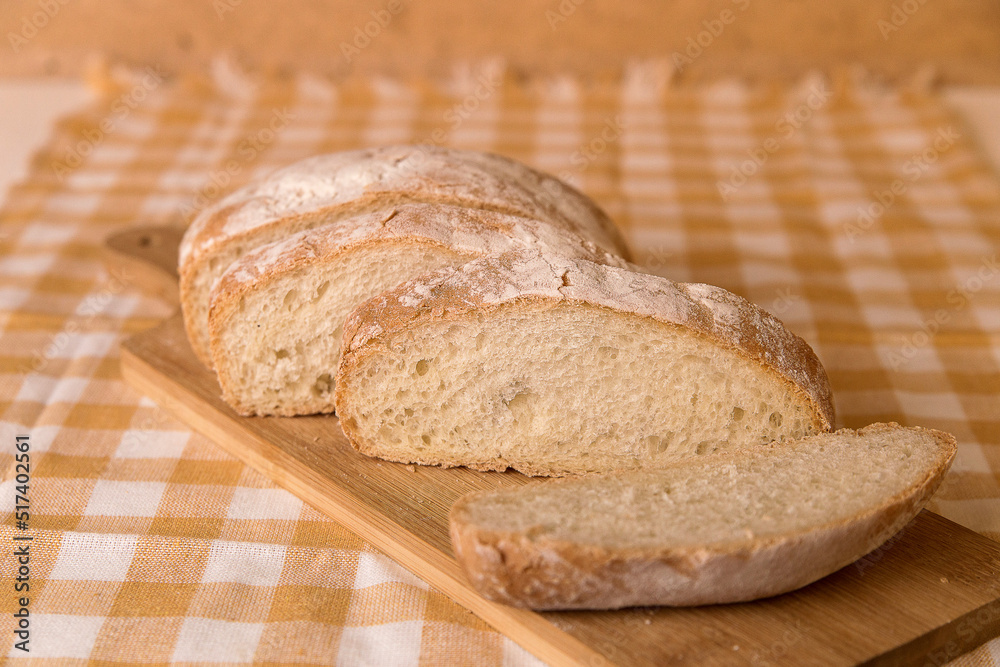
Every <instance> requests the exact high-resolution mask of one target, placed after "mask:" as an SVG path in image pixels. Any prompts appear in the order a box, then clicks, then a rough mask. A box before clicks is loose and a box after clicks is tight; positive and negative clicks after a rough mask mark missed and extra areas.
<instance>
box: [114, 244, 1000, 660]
mask: <svg viewBox="0 0 1000 667" xmlns="http://www.w3.org/2000/svg"><path fill="white" fill-rule="evenodd" d="M117 239H118V242H117V245H116V252H118V253H121V252H126V253H127V252H128V250H127V244H128V242H124V243H123V242H122V237H120V236H119V237H117ZM140 239H142V235H141V234H138V235H135V236H134V238H133V241H132V242H135V243H139V241H140ZM123 247H124V249H123ZM141 248H142V252H143V253H145V255H144V256H147V257H148V256H149V252H148V250H147V248H148V243H147V244H145V245H142V246H141ZM161 250H162V249H161ZM137 252H139V251H138V250H137ZM166 255H169V253H164V252H159V253H157V254H156V258H155V259H154V262H159V263H160V265H161V268H162V269H163V270H168V269H169V268H170V266H171V265H170V263H169V262H167V259H168V258H165V256H166ZM154 275H155V274H154ZM140 280H141V279H140ZM155 282H156V281H155V280H154V284H152V285H150V286H149V287H150V288H151V289H153V290H154V291H158V292H162V289H161V288H162V285H159V286H158V285H157V284H155ZM140 284H141V282H140ZM121 364H122V374H123V376H124V378H125V379H126V380H127V381H128V382H129V383H130V384H132V385H133V386H135V387H137V388H138V389H139V390H141V391H142V392H144V393H145V394H147V395H148V396H150V397H151V398H153V399H154V400H155V401H157V402H158V403H159V404H160V405H161V406H163V407H164V408H165V409H167V410H169V411H170V412H172V413H174V414H175V415H176V416H177V417H179V418H180V419H181V420H182V421H184V422H185V423H187V424H188V425H190V426H191V427H192V428H193V429H194V430H196V431H198V432H200V433H202V434H204V435H206V436H208V437H209V438H211V439H212V440H213V441H215V442H216V443H217V444H219V445H220V446H221V447H222V448H224V449H225V450H227V451H228V452H229V453H231V454H232V455H233V456H235V457H237V458H238V459H240V460H241V461H243V462H244V463H246V464H247V465H249V466H251V467H253V468H255V469H256V470H259V471H260V472H262V473H263V474H265V475H267V476H268V477H269V478H270V479H272V480H273V481H274V482H275V483H276V484H278V485H280V486H282V487H284V488H286V489H288V490H289V491H291V492H292V493H294V494H295V495H297V496H298V497H300V498H302V499H303V500H304V501H305V502H307V503H309V504H311V505H313V506H314V507H316V508H317V509H319V510H320V511H322V512H324V513H326V514H328V515H329V516H331V517H332V518H334V519H335V520H337V521H339V522H340V523H342V524H343V525H345V526H346V527H347V528H349V529H350V530H352V531H354V532H356V533H357V534H359V535H360V536H362V537H363V538H365V539H366V540H368V541H369V542H371V543H372V544H373V545H375V546H376V547H377V548H379V549H381V550H382V551H384V552H385V553H386V554H388V555H389V556H390V557H392V558H394V559H395V560H397V561H398V562H399V563H401V564H402V565H403V566H404V567H406V568H408V569H409V570H411V571H412V572H414V573H415V574H417V575H419V576H421V577H422V578H424V579H425V580H426V581H428V582H429V583H430V584H431V585H433V586H435V587H437V588H438V589H440V590H442V591H443V592H445V593H446V594H448V595H449V596H451V597H452V598H453V599H454V600H455V601H457V602H458V603H459V604H461V605H463V606H465V607H466V608H468V609H470V610H471V611H473V612H474V613H476V614H478V615H479V616H481V617H482V618H483V619H484V620H485V621H486V622H488V623H489V624H491V625H492V626H494V627H496V628H497V629H498V630H500V631H501V632H503V633H505V634H507V635H509V636H510V637H512V638H513V639H514V640H515V641H517V642H518V643H519V644H521V645H522V646H524V647H525V648H526V649H527V650H529V651H531V652H532V653H534V654H535V655H537V656H538V657H540V658H542V659H543V660H546V661H548V662H550V663H552V664H585V665H607V664H620V665H674V664H678V665H680V664H696V665H733V664H748V665H760V664H764V665H768V664H823V665H855V664H873V665H875V664H877V665H910V664H916V665H923V664H932V665H939V664H942V663H944V662H946V661H947V660H949V659H951V658H954V657H957V656H958V655H960V654H961V653H963V652H965V651H968V650H970V649H971V648H974V647H975V646H977V645H979V644H981V643H982V642H984V641H986V640H987V639H990V638H992V637H994V636H996V635H998V634H1000V544H998V543H996V542H993V541H992V540H989V539H987V538H985V537H982V536H980V535H978V534H976V533H974V532H972V531H970V530H968V529H966V528H964V527H962V526H959V525H958V524H955V523H953V522H951V521H948V520H946V519H944V518H942V517H940V516H938V515H936V514H933V513H931V512H927V511H924V512H922V513H921V514H920V515H919V516H918V517H917V518H916V519H915V520H914V521H913V522H911V523H910V524H909V525H908V526H907V527H906V528H904V529H903V531H901V532H900V533H899V534H898V535H897V536H896V537H894V538H893V539H891V540H890V541H889V542H888V543H887V544H886V545H884V546H883V547H882V548H880V549H877V550H876V551H874V552H873V553H871V554H869V555H868V556H866V557H865V558H863V559H862V560H860V561H858V562H857V563H854V564H852V565H849V566H847V567H846V568H844V569H842V570H840V571H839V572H836V573H834V574H833V575H831V576H829V577H826V578H825V579H823V580H821V581H819V582H816V583H814V584H812V585H810V586H807V587H806V588H803V589H801V590H799V591H795V592H793V593H788V594H785V595H781V596H778V597H775V598H770V599H767V600H761V601H757V602H751V603H743V604H733V605H717V606H706V607H693V608H683V609H671V608H641V609H629V610H621V611H606V612H548V613H543V614H539V613H534V612H530V611H526V610H519V609H514V608H512V607H507V606H504V605H500V604H496V603H493V602H489V601H487V600H485V599H484V598H482V597H480V596H479V595H478V594H477V593H476V592H475V591H474V590H473V589H472V588H471V587H470V586H469V585H468V583H467V582H466V581H465V579H464V577H463V575H462V573H461V571H460V569H459V567H458V565H457V563H456V562H455V560H454V558H453V555H452V550H451V545H450V541H449V538H448V528H447V513H448V509H449V507H450V506H451V504H452V503H453V502H454V501H455V499H457V498H458V497H459V496H460V495H462V494H464V493H466V492H468V491H473V490H478V489H489V488H497V487H503V486H513V485H519V484H532V483H541V482H540V480H535V479H529V478H527V477H524V476H522V475H520V474H518V473H512V472H508V473H481V472H475V471H472V470H467V469H464V468H455V469H442V468H435V467H425V466H405V465H402V464H397V463H390V462H387V461H380V460H377V459H371V458H368V457H365V456H363V455H361V454H359V453H357V452H356V451H354V450H353V449H352V448H351V447H350V445H349V444H348V443H347V441H346V439H345V438H344V435H343V433H342V432H341V430H340V427H339V425H338V422H337V418H336V417H334V416H318V417H294V418H278V417H253V418H247V417H240V416H238V415H237V414H236V413H234V412H233V411H232V410H231V409H230V408H229V407H228V406H227V405H226V404H225V403H223V402H222V400H221V398H220V396H219V388H218V385H217V383H216V381H215V378H214V375H213V374H212V373H211V372H210V371H209V370H207V369H205V368H204V367H203V366H201V364H200V363H199V362H198V361H197V359H196V358H195V356H194V353H193V352H192V351H191V348H190V346H189V345H188V342H187V340H186V337H185V335H184V331H183V326H182V323H181V320H180V317H179V316H177V315H175V316H174V317H172V318H170V319H168V320H166V321H165V322H163V323H162V324H160V325H159V326H157V327H156V328H154V329H151V330H149V331H146V332H143V333H140V334H137V335H135V336H133V337H131V338H130V339H128V340H126V341H125V342H124V343H123V345H122V356H121Z"/></svg>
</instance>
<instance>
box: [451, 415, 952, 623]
mask: <svg viewBox="0 0 1000 667" xmlns="http://www.w3.org/2000/svg"><path fill="white" fill-rule="evenodd" d="M955 451H956V446H955V439H954V438H953V437H952V436H950V435H948V434H947V433H942V432H940V431H933V430H928V429H921V428H902V427H900V426H899V425H898V424H875V425H872V426H869V427H867V428H864V429H861V430H859V431H857V432H855V431H850V430H846V429H845V430H842V431H837V432H836V433H829V434H823V435H818V436H812V437H808V438H804V439H802V440H797V441H794V442H787V443H771V444H767V445H760V446H756V447H752V448H749V449H746V450H743V451H740V452H722V453H718V454H715V455H712V456H707V457H703V458H700V459H697V460H688V461H683V462H678V463H676V464H675V465H673V466H672V467H670V468H667V469H664V470H660V471H655V472H648V471H642V472H640V471H633V472H628V473H618V474H615V475H594V476H589V477H580V478H575V479H566V480H554V481H550V482H544V483H538V484H532V485H528V486H524V487H519V488H517V489H510V490H501V491H488V492H480V493H476V494H471V495H468V496H465V497H463V498H461V499H460V500H459V501H458V502H457V503H456V504H455V505H454V507H453V508H452V511H451V517H450V518H451V538H452V545H453V546H454V549H455V555H456V556H457V558H458V560H459V562H460V563H461V565H462V567H463V569H464V570H465V572H466V575H467V576H468V578H469V581H470V582H471V583H472V584H473V586H474V587H475V588H476V589H477V590H478V591H479V592H480V593H482V594H483V595H484V596H486V597H487V598H489V599H491V600H496V601H498V602H505V603H507V604H512V605H516V606H520V607H531V608H534V609H616V608H620V607H629V606H640V605H674V606H678V605H701V604H717V603H727V602H741V601H746V600H754V599H757V598H761V597H768V596H772V595H778V594H780V593H784V592H787V591H791V590H794V589H796V588H799V587H801V586H805V585H806V584H809V583H811V582H813V581H816V580H817V579H819V578H821V577H824V576H826V575H828V574H830V573H832V572H834V571H836V570H838V569H840V568H841V567H843V566H845V565H847V564H848V563H851V562H852V561H854V560H857V559H858V558H860V557H861V556H863V555H865V554H866V553H868V552H869V551H871V550H873V549H875V548H876V547H878V546H879V545H880V544H882V543H883V542H885V541H886V540H887V539H888V538H889V537H890V536H892V535H893V534H894V533H896V532H897V531H898V530H900V529H901V528H902V527H903V526H905V525H906V524H907V523H908V522H909V521H910V520H911V519H913V517H915V516H916V515H917V513H918V512H919V511H920V508H921V507H923V505H924V503H925V502H926V501H927V500H928V499H929V498H930V496H931V495H932V494H933V493H934V491H935V489H937V487H938V485H939V484H940V483H941V480H942V478H943V477H944V474H945V472H946V471H947V470H948V467H949V465H950V464H951V461H952V459H953V457H954V455H955Z"/></svg>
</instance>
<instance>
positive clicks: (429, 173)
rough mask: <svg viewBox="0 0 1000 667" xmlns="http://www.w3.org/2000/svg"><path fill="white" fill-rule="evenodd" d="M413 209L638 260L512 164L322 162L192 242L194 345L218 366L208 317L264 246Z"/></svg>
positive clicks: (477, 158) (272, 185)
mask: <svg viewBox="0 0 1000 667" xmlns="http://www.w3.org/2000/svg"><path fill="white" fill-rule="evenodd" d="M408 202H417V203H419V202H423V203H435V204H451V205H455V206H462V207H466V208H471V209H478V210H486V211H494V212H498V213H507V214H510V215H518V216H523V217H527V218H532V219H534V220H538V221H541V222H547V223H550V224H552V225H554V226H556V227H558V228H560V229H563V230H566V231H569V232H572V233H576V234H578V235H580V236H582V237H583V238H585V239H586V240H589V241H591V242H593V243H594V244H595V245H597V246H598V247H600V248H601V249H603V250H606V251H608V252H611V253H613V254H616V255H619V256H622V257H625V258H627V257H628V249H627V247H626V245H625V242H624V241H623V240H622V238H621V236H620V234H619V233H618V231H617V229H616V228H615V226H614V224H613V223H612V222H611V221H610V220H609V219H608V217H607V216H606V215H605V214H604V212H603V211H601V210H600V209H599V208H598V207H597V206H596V205H595V204H594V203H593V202H592V201H591V200H590V199H588V198H587V197H586V196H584V195H583V194H581V193H580V192H578V191H576V190H574V189H573V188H571V187H570V186H568V185H566V184H565V183H563V182H561V181H559V180H558V179H555V178H553V177H551V176H548V175H546V174H542V173H540V172H537V171H535V170H533V169H530V168H528V167H526V166H524V165H522V164H519V163H517V162H514V161H513V160H510V159H508V158H504V157H501V156H498V155H492V154H489V153H479V152H473V151H461V150H456V149H449V148H442V147H436V146H389V147H384V148H374V149H368V150H360V151H348V152H343V153H335V154H331V155H321V156H318V157H314V158H310V159H307V160H303V161H301V162H298V163H296V164H294V165H292V166H290V167H287V168H285V169H282V170H280V171H278V172H275V173H274V174H272V175H270V176H269V177H268V178H266V179H264V180H263V181H261V182H259V183H256V184H254V185H250V186H248V187H245V188H243V189H241V190H238V191H236V192H234V193H232V194H230V195H229V196H227V197H225V198H224V199H222V200H221V201H219V202H218V203H217V204H215V205H214V206H212V207H210V208H208V209H206V210H205V211H203V212H202V213H201V214H200V215H199V216H198V217H197V218H196V219H195V220H194V221H193V222H192V224H191V226H190V227H189V228H188V230H187V232H186V233H185V235H184V239H183V241H182V243H181V249H180V264H179V273H180V289H181V305H182V309H183V313H184V324H185V327H186V328H187V333H188V338H189V339H190V341H191V345H192V347H193V349H194V351H195V353H196V354H197V355H198V358H199V359H201V360H202V362H204V363H205V364H207V365H208V364H211V355H210V345H209V330H208V310H209V304H210V295H211V290H212V288H213V286H214V285H215V282H216V280H217V279H218V278H219V277H220V276H221V275H222V274H223V273H225V271H226V270H227V269H228V268H229V267H230V265H231V264H232V263H233V262H235V261H236V260H237V259H239V258H240V257H241V256H243V255H245V254H246V253H248V252H250V251H252V250H254V249H256V248H257V247H260V246H263V245H266V244H269V243H274V242H276V241H281V240H284V239H286V238H287V237H288V236H290V235H292V234H295V233H298V232H300V231H303V230H305V229H309V228H312V227H317V226H320V225H325V224H329V223H332V222H336V221H338V220H342V219H344V218H347V217H350V216H354V215H358V214H363V213H379V212H383V213H386V214H388V212H389V211H391V210H392V208H393V207H396V206H398V205H400V204H403V203H408Z"/></svg>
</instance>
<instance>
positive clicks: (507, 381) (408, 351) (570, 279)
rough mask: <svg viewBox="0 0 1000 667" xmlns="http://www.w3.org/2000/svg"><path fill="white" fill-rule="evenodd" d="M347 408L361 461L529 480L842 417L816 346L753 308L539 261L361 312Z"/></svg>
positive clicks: (351, 336) (355, 317)
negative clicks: (517, 474)
mask: <svg viewBox="0 0 1000 667" xmlns="http://www.w3.org/2000/svg"><path fill="white" fill-rule="evenodd" d="M335 404H336V409H337V414H338V416H339V417H340V423H341V427H342V428H343V429H344V432H345V433H346V434H347V436H348V438H349V439H350V441H351V443H352V444H353V445H354V446H355V447H356V448H357V449H358V450H360V451H361V452H363V453H365V454H368V455H371V456H378V457H381V458H384V459H389V460H392V461H401V462H406V463H424V464H437V465H444V466H460V465H461V466H468V467H471V468H476V469H480V470H504V469H506V468H508V467H511V468H514V469H516V470H519V471H521V472H524V473H526V474H531V475H562V474H567V473H585V472H607V471H611V470H617V469H628V468H648V469H652V468H660V467H664V466H667V465H670V464H671V463H672V462H673V461H674V460H676V459H678V458H683V457H688V456H693V455H702V454H707V453H710V452H713V451H715V450H717V449H726V448H740V447H744V446H747V445H753V444H759V443H763V442H770V441H772V440H783V439H791V438H798V437H802V436H806V435H811V434H815V433H819V432H822V431H827V430H829V429H830V427H831V425H832V424H833V405H832V402H831V396H830V387H829V383H828V381H827V377H826V373H825V372H824V370H823V367H822V366H821V365H820V363H819V360H818V359H817V358H816V355H815V354H814V353H813V351H812V349H810V347H809V346H808V345H807V344H806V343H805V341H803V340H802V339H801V338H799V337H797V336H795V335H794V334H792V333H790V332H789V331H788V330H787V329H785V328H784V326H782V324H781V323H780V322H779V321H778V320H777V319H775V318H774V317H773V316H771V315H769V314H768V313H766V312H765V311H763V310H761V309H760V308H758V307H757V306H755V305H753V304H752V303H750V302H748V301H746V300H745V299H742V298H740V297H738V296H735V295H733V294H730V293H729V292H726V291H725V290H722V289H720V288H717V287H710V286H708V285H701V284H681V283H674V282H671V281H669V280H667V279H665V278H660V277H658V276H653V275H648V274H643V273H639V272H635V271H631V270H629V269H625V268H620V267H615V266H607V265H602V264H598V263H595V262H592V261H588V260H586V259H578V258H570V257H565V256H558V255H546V254H544V253H538V252H532V251H513V252H510V253H506V254H504V255H501V256H495V257H487V258H484V259H480V260H475V261H473V262H470V263H468V264H465V265H464V266H461V267H459V268H454V269H443V270H441V271H437V272H435V273H432V274H429V275H427V276H424V277H422V278H417V279H415V280H413V281H410V282H407V283H405V284H403V285H400V286H398V287H396V288H394V289H392V290H389V291H387V292H385V293H383V294H382V295H380V296H377V297H375V298H373V299H371V300H369V301H367V302H365V303H363V304H361V305H360V306H358V308H356V309H355V310H354V311H353V312H352V313H351V314H350V316H349V317H348V319H347V321H346V323H345V325H344V334H343V344H342V348H341V357H340V365H339V368H338V372H337V377H336V395H335Z"/></svg>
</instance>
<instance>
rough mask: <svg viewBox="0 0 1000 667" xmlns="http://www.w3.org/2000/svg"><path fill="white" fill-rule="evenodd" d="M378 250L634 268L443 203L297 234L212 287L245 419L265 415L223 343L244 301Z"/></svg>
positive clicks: (286, 412) (569, 240)
mask: <svg viewBox="0 0 1000 667" xmlns="http://www.w3.org/2000/svg"><path fill="white" fill-rule="evenodd" d="M376 247H383V248H385V249H386V250H387V251H389V252H391V250H390V249H391V248H393V247H396V248H402V247H408V248H416V247H427V248H431V247H434V248H437V249H438V250H440V251H442V252H444V253H450V254H452V255H453V256H454V257H455V258H456V259H460V258H464V260H465V261H470V260H473V259H476V258H479V257H484V256H489V255H494V254H502V253H503V252H505V251H510V250H511V249H518V248H520V249H532V248H534V249H545V250H548V251H551V252H557V253H559V254H562V255H566V256H568V257H584V258H587V259H590V260H592V261H595V262H606V263H609V264H612V265H615V266H621V267H626V266H629V264H628V263H627V262H625V260H623V259H621V258H619V257H617V256H615V255H612V254H610V253H607V252H604V251H602V250H600V249H599V248H598V247H597V246H596V245H595V244H593V243H591V242H590V241H587V240H585V239H583V238H581V237H579V236H576V235H575V234H572V233H569V232H565V231H563V230H560V229H557V228H554V227H552V226H551V225H548V224H546V223H541V222H538V221H536V220H532V219H529V218H522V217H519V216H512V215H506V214H503V213H495V212H492V211H481V210H475V209H467V208H462V207H458V206H450V205H445V204H438V205H431V204H401V205H399V206H396V207H393V208H392V209H390V210H389V211H379V212H375V213H367V214H362V215H358V216H354V217H352V218H348V219H346V220H342V221H340V222H337V223H332V224H329V225H323V226H320V227H314V228H311V229H308V230H305V231H302V232H299V233H298V234H293V235H292V236H290V237H289V238H287V239H285V240H284V241H279V242H277V243H273V244H268V245H265V246H261V247H259V248H257V249H255V250H253V251H251V252H250V253H248V254H246V255H244V256H243V257H242V258H240V259H239V260H237V261H236V262H234V263H233V264H232V265H231V266H230V267H229V269H228V270H227V271H226V272H225V273H224V274H223V275H222V276H221V277H220V278H219V280H218V282H217V283H216V285H215V288H214V289H213V290H212V299H211V305H210V308H209V318H208V326H209V337H210V350H211V354H212V361H213V365H214V368H215V369H216V373H217V376H218V380H219V385H220V387H221V389H222V396H223V399H224V400H225V401H226V403H228V404H229V405H230V406H231V407H232V408H233V409H234V410H236V411H237V412H239V413H240V414H241V415H245V416H250V415H255V414H259V413H258V412H257V410H256V409H255V408H254V406H253V405H250V404H248V403H246V402H245V401H243V400H242V398H241V392H240V391H239V386H240V381H241V378H239V377H238V376H236V375H234V374H233V373H231V372H230V370H231V369H230V364H228V363H227V362H228V361H230V360H228V359H227V358H226V353H225V350H224V346H223V344H222V337H223V334H224V331H225V328H226V327H227V326H228V324H229V322H230V320H231V319H232V317H233V316H234V315H236V313H237V312H238V310H239V305H240V302H241V300H242V299H243V298H244V297H245V296H247V295H248V294H251V293H253V292H255V291H257V290H263V289H267V288H268V286H269V285H270V284H272V283H273V282H274V281H276V280H279V279H281V278H283V277H285V276H287V275H289V274H293V273H298V272H304V271H309V270H310V269H311V268H312V267H315V266H319V265H323V264H330V263H333V262H335V261H337V260H338V259H339V258H340V257H342V256H343V255H345V254H347V253H350V252H354V251H358V250H363V249H368V248H376ZM456 263H460V262H456ZM414 277H416V276H414ZM333 410H334V408H333V404H332V401H329V402H326V401H323V400H319V399H317V400H315V401H312V402H311V403H310V404H308V405H300V406H296V407H295V408H291V409H278V410H272V411H268V412H267V414H268V415H276V416H285V417H290V416H295V415H302V414H317V413H330V412H333Z"/></svg>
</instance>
